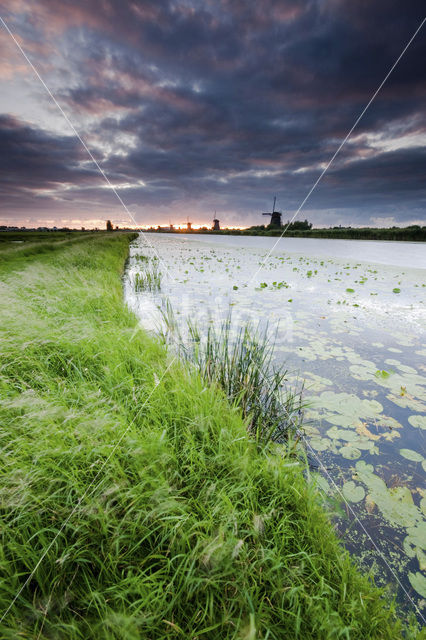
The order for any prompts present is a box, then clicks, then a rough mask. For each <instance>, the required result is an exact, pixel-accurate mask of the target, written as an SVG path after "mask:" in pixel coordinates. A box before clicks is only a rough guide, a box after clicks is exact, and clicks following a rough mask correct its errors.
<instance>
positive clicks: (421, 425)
mask: <svg viewBox="0 0 426 640" xmlns="http://www.w3.org/2000/svg"><path fill="white" fill-rule="evenodd" d="M408 422H409V423H410V424H411V426H412V427H415V428H416V429H424V430H426V416H410V417H409V418H408Z"/></svg>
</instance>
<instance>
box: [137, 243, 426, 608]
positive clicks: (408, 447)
mask: <svg viewBox="0 0 426 640" xmlns="http://www.w3.org/2000/svg"><path fill="white" fill-rule="evenodd" d="M147 242H149V243H150V244H151V245H152V246H153V247H154V249H155V251H153V249H152V248H149V247H148V246H147ZM274 244H275V239H273V238H260V237H238V236H203V235H172V234H170V235H169V234H161V235H160V234H149V235H148V234H146V235H145V237H142V236H140V237H139V238H138V239H137V240H136V241H135V243H134V244H133V247H132V248H131V257H130V260H129V266H128V270H127V275H126V280H125V295H126V300H127V302H128V304H129V306H130V307H131V308H132V309H133V310H134V311H135V312H136V313H137V315H138V316H139V317H140V319H141V321H142V324H143V325H144V326H145V327H146V328H147V329H149V330H154V331H156V332H161V331H163V332H164V331H165V325H164V320H163V316H162V314H161V309H162V310H163V312H164V311H165V310H166V311H167V306H166V301H168V302H169V303H170V305H171V308H172V309H173V311H174V315H175V318H176V319H177V321H178V324H179V326H180V328H181V331H182V333H183V334H185V329H186V326H187V320H188V318H190V319H191V321H192V322H193V323H195V324H197V325H198V327H199V329H200V330H201V331H204V332H205V331H206V330H207V328H208V327H209V326H210V325H211V324H214V325H219V324H220V322H221V321H222V320H223V319H225V318H226V317H227V316H228V314H229V312H230V311H231V312H232V317H233V326H234V327H235V329H237V328H238V326H241V325H242V324H244V323H246V322H247V321H249V322H252V323H253V324H255V325H258V324H259V325H260V327H267V326H268V327H269V330H270V331H271V333H273V334H274V336H275V335H276V345H275V359H276V361H277V363H278V364H283V363H285V366H286V368H287V370H288V376H287V378H288V381H289V384H292V385H295V386H300V384H301V381H302V380H304V381H305V391H304V394H305V400H306V402H307V403H308V405H309V409H308V410H307V411H306V415H305V419H306V435H307V438H308V441H309V448H310V453H311V455H310V457H311V460H312V464H313V465H314V466H315V465H316V466H318V467H319V468H320V471H321V475H318V478H317V480H316V482H317V484H318V489H319V490H320V491H322V492H324V493H328V494H329V495H331V496H337V497H338V498H339V501H340V502H341V503H342V504H343V507H344V508H343V515H341V516H339V517H338V518H337V525H338V528H339V531H340V532H341V535H342V539H343V540H344V542H345V544H346V546H347V548H349V549H350V550H351V552H352V553H353V554H354V556H355V557H356V558H358V559H359V561H360V562H361V563H362V564H363V566H364V567H373V568H374V570H375V572H376V575H377V580H378V581H379V582H380V581H382V582H386V583H392V585H393V588H394V589H396V590H398V596H399V599H400V601H401V604H402V605H403V606H405V607H406V608H407V609H410V608H411V609H414V608H415V606H416V607H417V608H418V609H419V610H422V609H423V615H424V607H425V603H426V575H425V569H426V517H425V516H426V488H425V482H424V480H425V470H426V451H425V446H424V445H425V430H426V379H425V372H426V364H425V363H426V358H425V356H426V346H425V342H426V341H425V335H426V305H425V301H426V247H425V245H423V244H420V243H398V242H375V241H374V242H373V241H366V242H364V241H351V240H326V239H324V240H321V239H304V238H300V239H299V238H284V239H282V240H280V242H279V243H278V245H277V246H276V247H275V249H274V251H273V253H272V255H271V256H269V257H268V258H267V260H266V263H265V264H263V263H264V261H265V257H266V255H267V253H268V252H269V250H270V249H271V248H272V247H273V246H274ZM155 253H156V254H157V255H158V256H159V258H160V260H159V265H160V270H161V272H162V274H163V276H162V291H161V294H156V295H154V294H149V293H135V290H134V277H135V274H136V273H137V272H138V271H140V270H141V267H142V266H143V265H142V263H141V262H140V261H139V260H138V257H137V256H138V255H140V254H142V255H145V256H149V257H150V258H152V257H153V256H154V255H155ZM324 469H325V472H324ZM334 483H335V484H336V485H337V486H338V487H339V490H340V491H342V492H343V495H344V498H345V501H346V503H345V502H344V501H343V500H342V499H341V497H340V495H339V493H338V491H337V490H336V487H335V486H334ZM395 575H397V576H398V579H399V581H400V582H401V584H398V582H397V580H396V579H395ZM410 598H411V599H412V600H413V601H414V605H413V603H412V602H411V601H410ZM417 613H418V612H417ZM418 615H419V614H418Z"/></svg>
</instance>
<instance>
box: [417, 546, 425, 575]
mask: <svg viewBox="0 0 426 640" xmlns="http://www.w3.org/2000/svg"><path fill="white" fill-rule="evenodd" d="M416 555H417V560H418V561H419V567H420V571H426V553H425V552H424V551H423V550H422V549H419V548H417V549H416Z"/></svg>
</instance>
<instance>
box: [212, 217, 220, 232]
mask: <svg viewBox="0 0 426 640" xmlns="http://www.w3.org/2000/svg"><path fill="white" fill-rule="evenodd" d="M213 231H220V224H219V220H218V219H217V218H213Z"/></svg>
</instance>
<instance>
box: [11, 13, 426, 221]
mask: <svg viewBox="0 0 426 640" xmlns="http://www.w3.org/2000/svg"><path fill="white" fill-rule="evenodd" d="M19 6H20V5H19ZM12 12H13V7H12ZM423 12H424V5H423V3H422V2H419V1H418V0H413V1H412V2H410V3H406V4H404V5H402V3H401V2H400V1H395V0H386V1H385V0H373V1H371V0H369V1H368V2H367V0H360V1H359V2H357V3H349V2H343V1H340V0H328V1H325V0H322V1H321V0H317V1H314V0H313V1H312V2H297V1H296V0H288V1H285V2H283V1H278V0H263V2H254V1H253V2H252V1H247V0H244V1H243V0H220V1H218V0H215V1H213V0H206V1H205V2H203V3H198V2H195V1H194V2H191V1H190V0H186V1H184V0H175V1H172V0H170V1H166V0H162V1H158V0H156V1H155V2H153V1H152V2H151V1H148V0H145V1H144V2H124V3H123V2H119V1H118V0H109V1H108V2H104V1H103V2H100V1H99V2H97V1H95V0H92V1H91V2H83V1H82V0H80V1H77V2H73V3H72V4H71V3H68V2H65V3H58V2H53V0H52V1H51V0H44V1H42V2H38V3H35V4H33V5H30V11H28V12H27V13H26V14H25V12H23V11H22V9H19V7H18V8H16V9H15V11H14V13H13V14H10V19H11V20H12V21H13V20H14V21H15V22H14V24H15V25H16V28H19V25H24V26H22V35H23V36H25V37H26V38H27V39H31V41H32V42H42V41H43V39H42V37H41V35H42V34H45V35H46V38H45V41H44V42H45V47H47V49H49V50H50V53H49V54H47V53H46V52H45V51H44V52H41V53H40V61H41V63H43V64H46V63H47V61H48V60H49V61H50V62H51V64H55V61H56V64H57V67H58V70H59V72H61V71H62V72H63V76H64V78H65V77H67V78H70V81H69V82H67V83H65V82H64V83H62V85H58V87H57V95H58V96H60V99H61V101H63V102H64V103H66V104H67V106H68V108H69V109H70V113H71V114H73V113H74V114H75V115H76V117H82V118H88V119H89V120H86V121H85V122H86V125H85V126H86V131H84V134H85V135H86V136H87V139H88V140H89V142H90V141H92V143H93V144H94V145H97V144H98V143H99V144H100V146H99V149H98V153H99V154H101V155H100V156H99V157H100V158H101V159H102V161H103V163H104V164H103V166H105V168H106V169H107V171H108V174H109V175H112V176H114V179H116V180H118V181H119V182H120V181H121V182H126V181H127V182H132V181H137V180H142V181H143V182H144V187H143V188H135V189H133V190H132V191H131V192H126V193H125V195H123V197H124V198H125V200H126V203H129V204H135V205H138V204H139V205H141V206H145V205H149V206H150V205H151V204H153V203H155V202H156V203H158V204H160V205H164V206H172V205H174V204H176V203H180V206H183V204H184V203H185V201H187V202H189V203H190V202H191V201H192V200H196V199H197V198H198V199H199V201H200V203H201V204H200V219H206V218H205V217H204V216H203V213H202V209H203V206H207V205H208V206H210V204H211V203H213V202H214V201H215V198H216V199H219V200H220V202H221V203H222V204H223V205H224V208H225V209H226V210H234V211H236V212H238V214H239V221H240V222H241V223H243V224H244V223H245V222H250V223H253V222H255V221H256V211H258V210H261V209H262V208H263V207H264V206H265V200H266V199H267V198H270V197H271V196H272V195H273V193H278V195H279V196H280V200H281V202H282V206H283V207H284V208H286V209H288V210H292V209H296V208H297V207H298V205H299V203H300V201H301V200H302V199H303V198H304V196H305V195H306V193H307V191H308V190H309V189H310V187H311V185H312V183H313V182H314V181H315V179H316V178H317V176H318V174H319V173H320V171H321V168H322V166H324V163H326V162H327V161H328V160H329V158H330V157H331V156H332V154H333V153H334V151H335V149H336V148H337V146H338V145H339V143H340V141H341V140H342V138H344V136H345V135H346V133H347V131H348V130H349V129H350V127H351V126H352V124H353V122H354V120H355V118H356V117H357V116H358V114H359V113H360V112H361V110H362V109H363V107H364V106H365V104H366V103H367V102H368V100H369V98H370V97H371V95H372V93H373V91H374V90H375V89H376V88H377V86H378V84H379V83H380V82H381V80H382V79H383V77H384V75H385V73H386V72H387V71H388V70H389V68H390V66H391V64H392V63H393V62H394V60H395V59H396V57H397V56H398V55H399V53H400V52H401V50H402V47H403V46H404V44H405V43H406V42H407V40H408V39H409V37H410V36H411V35H412V33H413V32H414V30H415V28H416V27H417V26H418V24H419V23H420V20H421V18H422V17H423ZM24 27H25V28H24ZM32 32H33V33H34V35H33V36H32V37H31V35H30V34H31V33H32ZM425 43H426V38H425V35H424V32H423V33H421V34H420V35H419V36H418V38H417V39H416V40H415V42H414V43H413V45H412V47H411V48H410V49H409V51H408V52H407V54H406V56H405V57H404V59H403V61H402V62H401V63H400V66H399V67H398V68H397V70H396V71H395V73H394V74H393V75H392V76H391V78H390V79H389V81H388V82H387V84H386V85H385V87H384V88H383V90H382V92H381V93H380V95H379V96H378V98H377V100H376V101H375V103H374V105H373V106H372V108H371V109H370V110H369V112H368V113H367V114H366V116H365V118H364V119H363V121H362V123H361V125H360V127H359V128H358V129H357V131H356V132H355V134H354V135H355V136H357V137H356V138H355V141H352V142H351V144H349V145H347V146H346V147H345V148H344V149H343V151H342V153H341V154H340V155H339V158H338V159H337V161H336V163H335V164H334V165H333V166H332V168H331V170H330V172H329V173H328V174H327V175H326V179H325V180H324V182H323V184H321V186H320V188H318V190H317V191H316V192H315V193H314V194H313V196H312V199H311V200H310V202H309V207H310V208H311V209H312V210H314V211H316V216H317V220H318V222H321V223H326V222H327V211H328V210H329V209H330V208H339V209H341V210H342V211H343V212H345V211H346V212H347V215H348V216H349V217H350V218H353V216H354V215H356V219H355V220H351V222H355V223H361V222H368V220H369V217H370V214H371V212H374V213H383V215H386V214H387V213H388V212H389V207H391V206H392V207H395V206H396V207H397V209H398V216H399V218H398V219H399V220H400V221H401V222H403V221H404V220H410V219H411V217H412V214H411V211H412V210H413V209H415V210H416V212H417V213H416V217H418V211H419V209H421V207H422V206H423V205H424V202H425V186H424V181H423V178H422V176H423V175H424V170H425V168H426V167H425V156H424V149H422V148H414V147H413V145H412V143H411V146H410V147H409V148H408V147H407V148H398V149H395V150H393V151H392V150H389V149H391V148H392V147H391V146H390V145H388V146H386V144H385V143H386V140H390V139H392V138H395V137H402V136H408V135H413V134H414V135H417V136H421V135H423V136H425V134H426V117H425V115H424V100H425V98H426V82H425V73H424V59H425V57H426V44H425ZM55 48H58V50H59V52H60V54H61V55H60V56H59V55H56V54H55ZM360 134H364V135H360ZM367 134H370V137H369V135H367ZM13 135H14V134H13V130H12V131H11V133H10V134H9V138H8V140H9V142H8V144H11V139H10V136H12V137H13ZM15 135H16V145H17V146H16V147H15V156H14V161H13V164H11V165H10V166H9V178H8V180H9V181H10V184H11V189H12V190H16V189H18V188H19V187H18V186H17V185H19V184H20V181H21V180H22V182H21V185H23V187H22V188H23V189H25V190H28V189H36V188H37V187H36V185H35V183H36V182H37V181H36V180H35V176H36V175H37V172H34V173H32V172H31V162H33V163H34V162H35V160H34V157H33V156H31V154H30V156H29V160H27V159H25V157H24V156H25V154H24V153H22V154H20V153H18V152H17V151H16V149H17V148H18V147H19V146H20V142H19V141H20V140H23V138H22V136H23V135H24V133H23V131H22V127H21V128H19V127H17V128H16V132H15ZM25 135H26V136H27V137H26V138H25V136H24V138H25V144H28V136H29V137H30V138H31V135H32V136H33V142H32V143H31V144H32V147H31V148H32V149H33V153H35V151H34V149H35V147H36V146H37V144H39V145H40V149H41V151H40V158H39V160H37V162H42V160H41V156H42V155H43V154H44V155H45V157H46V162H44V164H43V168H42V169H41V168H39V169H38V172H39V173H41V174H42V176H40V181H41V182H43V180H46V183H47V184H53V185H54V184H56V183H60V184H61V185H62V184H64V183H67V182H69V183H71V184H72V185H73V190H75V191H77V192H78V189H79V188H82V189H86V191H87V187H88V185H89V183H90V186H91V187H92V188H93V189H94V193H96V184H97V179H96V178H95V172H94V171H92V172H91V171H89V169H88V168H86V166H85V165H82V164H81V162H82V155H81V153H82V152H81V150H80V149H79V148H78V147H77V146H74V147H73V148H72V149H71V146H72V144H74V145H76V143H73V142H72V140H71V139H68V138H66V144H68V145H69V146H70V149H69V151H70V153H69V157H68V158H67V159H65V158H64V157H61V159H60V161H58V163H56V161H55V151H54V147H55V144H56V143H58V145H59V147H58V148H60V147H61V144H62V143H61V141H60V140H56V141H55V140H54V139H53V137H52V136H50V137H49V136H48V134H47V133H46V134H43V132H41V131H39V132H37V134H36V133H35V132H34V131H33V132H32V133H31V134H30V132H29V131H28V130H26V132H25ZM19 136H21V138H19ZM34 136H35V138H34ZM372 136H375V138H374V139H376V138H379V140H380V141H381V142H382V143H383V144H381V145H375V144H374V140H373V139H372ZM423 139H424V138H423ZM129 140H130V142H129ZM64 141H65V139H64ZM400 144H401V146H402V147H403V144H404V143H403V142H401V143H400ZM102 145H103V146H102ZM105 145H108V151H106V150H105ZM118 148H119V152H118ZM50 152H51V155H49V154H50ZM102 154H103V157H102ZM28 163H30V164H28ZM2 168H3V165H2ZM28 172H30V173H31V175H30V177H28V178H27V177H26V176H27V175H28ZM7 184H8V183H7V182H6V187H3V189H4V193H5V195H7ZM14 194H15V201H16V200H17V198H16V191H14ZM104 197H105V194H104V193H98V198H104ZM321 211H324V214H323V215H322V214H321ZM247 212H249V214H252V215H251V217H250V216H249V217H248V213H247ZM348 219H349V218H348ZM146 221H149V220H142V219H141V222H146Z"/></svg>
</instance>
